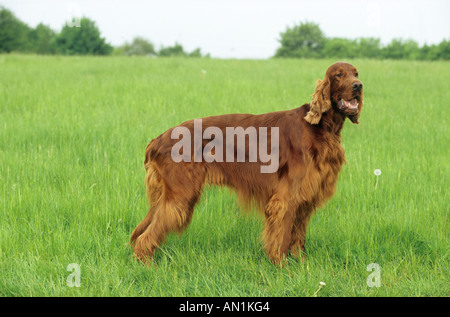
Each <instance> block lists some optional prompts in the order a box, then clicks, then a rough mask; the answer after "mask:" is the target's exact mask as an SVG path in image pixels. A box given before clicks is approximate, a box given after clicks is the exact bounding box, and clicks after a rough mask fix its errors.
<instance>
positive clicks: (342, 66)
mask: <svg viewBox="0 0 450 317" xmlns="http://www.w3.org/2000/svg"><path fill="white" fill-rule="evenodd" d="M362 106H363V84H362V82H361V81H360V80H359V79H358V70H357V69H356V68H355V67H354V66H353V65H351V64H348V63H343V62H338V63H334V64H333V65H331V66H330V67H329V68H328V70H327V72H326V74H325V78H324V79H323V80H320V79H319V80H318V81H317V86H316V90H315V91H314V94H313V98H312V101H311V103H310V109H309V111H308V113H307V114H306V116H305V120H306V121H308V122H309V123H311V124H318V123H319V122H320V119H321V118H322V113H324V112H327V111H329V110H330V109H334V110H335V111H339V112H340V113H341V114H343V115H344V116H346V117H348V118H349V119H350V120H351V121H352V122H353V123H359V122H358V118H359V115H360V113H361V109H362Z"/></svg>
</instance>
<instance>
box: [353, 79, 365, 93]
mask: <svg viewBox="0 0 450 317" xmlns="http://www.w3.org/2000/svg"><path fill="white" fill-rule="evenodd" d="M362 87H363V84H362V82H360V81H355V82H354V83H353V84H352V89H353V90H354V91H361V89H362Z"/></svg>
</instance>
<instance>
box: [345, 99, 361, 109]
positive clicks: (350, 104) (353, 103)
mask: <svg viewBox="0 0 450 317" xmlns="http://www.w3.org/2000/svg"><path fill="white" fill-rule="evenodd" d="M342 103H343V104H344V106H345V107H346V108H347V109H357V108H358V101H357V100H356V99H352V100H350V101H347V100H344V99H342Z"/></svg>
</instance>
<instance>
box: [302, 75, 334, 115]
mask: <svg viewBox="0 0 450 317" xmlns="http://www.w3.org/2000/svg"><path fill="white" fill-rule="evenodd" d="M330 86H331V85H330V80H329V79H328V76H326V77H325V79H324V80H320V79H319V80H318V81H317V86H316V90H315V91H314V94H313V97H312V101H311V103H310V105H309V111H308V113H307V114H306V116H305V120H306V121H308V122H309V123H311V124H318V123H319V122H320V119H321V118H322V113H324V112H326V111H328V110H330V108H331V96H330Z"/></svg>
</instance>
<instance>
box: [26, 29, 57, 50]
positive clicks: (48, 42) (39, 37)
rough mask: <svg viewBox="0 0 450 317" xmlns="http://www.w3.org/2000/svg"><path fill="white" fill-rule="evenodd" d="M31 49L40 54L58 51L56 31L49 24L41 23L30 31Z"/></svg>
mask: <svg viewBox="0 0 450 317" xmlns="http://www.w3.org/2000/svg"><path fill="white" fill-rule="evenodd" d="M28 40H29V42H30V45H31V46H32V48H31V50H32V51H33V52H35V53H38V54H55V53H56V33H55V32H54V31H53V30H52V29H51V28H50V27H48V26H46V25H44V24H42V23H39V24H38V25H37V26H36V28H35V29H32V30H31V31H30V32H29V33H28Z"/></svg>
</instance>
